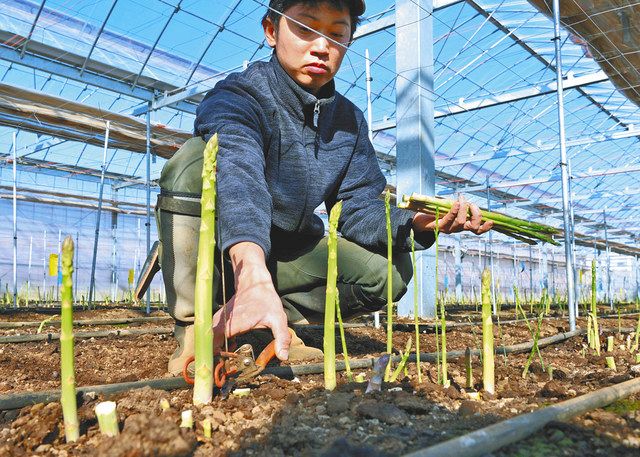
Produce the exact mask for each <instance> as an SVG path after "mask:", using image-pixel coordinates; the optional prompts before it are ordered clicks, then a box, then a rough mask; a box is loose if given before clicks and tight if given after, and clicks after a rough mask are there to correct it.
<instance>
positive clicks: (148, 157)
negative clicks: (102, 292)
mask: <svg viewBox="0 0 640 457" xmlns="http://www.w3.org/2000/svg"><path fill="white" fill-rule="evenodd" d="M146 122H147V151H146V154H145V161H146V164H147V170H146V172H147V173H146V183H145V189H146V194H147V220H146V222H145V224H144V225H145V227H146V228H147V250H146V252H147V253H149V251H150V250H151V102H149V106H148V107H147V115H146ZM146 312H147V314H150V313H151V285H149V288H148V289H147V309H146Z"/></svg>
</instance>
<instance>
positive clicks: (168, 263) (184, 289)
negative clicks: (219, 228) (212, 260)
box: [157, 211, 412, 323]
mask: <svg viewBox="0 0 640 457" xmlns="http://www.w3.org/2000/svg"><path fill="white" fill-rule="evenodd" d="M157 220H158V228H159V234H160V240H161V242H162V249H161V253H160V264H161V267H162V272H163V278H164V283H165V288H166V293H167V302H168V305H169V312H170V314H171V315H172V316H173V317H174V318H175V319H176V321H178V322H183V323H189V322H193V312H194V309H193V297H194V287H195V277H196V255H197V250H198V249H197V246H198V229H199V226H200V218H198V217H193V216H187V215H183V214H176V213H171V212H168V211H160V212H159V213H158V214H157ZM267 266H268V268H269V271H270V272H271V275H272V278H273V282H274V285H275V287H276V290H277V292H278V294H279V295H280V296H281V298H282V303H283V306H284V308H285V312H286V314H287V317H288V320H289V322H290V323H304V322H322V320H323V313H324V304H325V290H326V281H327V238H326V237H325V238H322V239H319V240H317V239H316V240H282V241H281V242H277V241H275V240H274V242H273V246H272V252H271V257H270V259H269V261H268V265H267ZM222 270H223V268H222V265H221V264H220V256H219V255H218V256H216V271H215V275H214V286H213V287H214V301H215V303H214V307H218V306H220V304H221V303H222V287H221V284H222V274H221V272H222ZM224 273H225V275H224V278H225V281H224V282H225V288H226V299H227V300H228V299H229V298H230V297H231V295H232V294H233V292H234V291H233V285H234V280H233V271H232V268H231V265H230V264H229V262H228V261H225V265H224ZM411 275H412V266H411V259H410V256H409V255H408V254H397V255H396V256H395V257H394V258H393V274H392V294H393V299H394V301H397V300H398V299H399V298H400V297H402V295H404V293H405V292H406V290H407V283H408V282H409V280H410V279H411ZM337 287H338V293H339V297H340V307H341V311H342V314H343V316H344V317H345V318H349V317H353V316H356V315H361V314H365V313H370V312H374V311H377V310H379V309H381V308H382V307H383V306H384V305H385V304H386V302H387V259H386V257H385V256H384V255H381V254H379V253H375V252H371V251H368V250H367V249H365V248H363V247H361V246H359V245H357V244H355V243H352V242H350V241H348V240H346V239H344V238H339V239H338V284H337Z"/></svg>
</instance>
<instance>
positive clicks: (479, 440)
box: [405, 378, 640, 457]
mask: <svg viewBox="0 0 640 457" xmlns="http://www.w3.org/2000/svg"><path fill="white" fill-rule="evenodd" d="M636 392H640V378H635V379H631V380H629V381H625V382H622V383H620V384H616V385H613V386H610V387H605V388H603V389H599V390H596V391H594V392H590V393H588V394H585V395H582V396H580V397H576V398H572V399H571V400H567V401H563V402H560V403H557V404H555V405H552V406H547V407H546V408H542V409H538V410H536V411H533V412H531V413H527V414H522V415H520V416H516V417H514V418H512V419H508V420H505V421H502V422H498V423H497V424H493V425H490V426H488V427H484V428H481V429H480V430H476V431H474V432H471V433H468V434H466V435H462V436H459V437H457V438H453V439H450V440H448V441H445V442H443V443H439V444H436V445H435V446H431V447H428V448H426V449H421V450H418V451H415V452H411V453H409V454H405V457H458V456H465V457H475V456H481V455H487V454H490V453H491V452H493V451H496V450H498V449H500V448H501V447H504V446H506V445H508V444H512V443H515V442H518V441H520V440H522V439H524V438H526V437H528V436H530V435H532V434H533V433H535V432H537V431H538V430H540V429H541V428H543V427H544V426H545V425H547V424H549V423H550V422H551V421H563V420H567V419H570V418H572V417H574V416H578V415H580V414H583V413H585V412H587V411H590V410H592V409H596V408H601V407H603V406H606V405H608V404H611V403H613V402H614V401H617V400H620V399H622V398H626V397H628V396H630V395H632V394H634V393H636Z"/></svg>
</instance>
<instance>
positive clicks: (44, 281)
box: [42, 230, 47, 302]
mask: <svg viewBox="0 0 640 457" xmlns="http://www.w3.org/2000/svg"><path fill="white" fill-rule="evenodd" d="M42 250H43V252H42V293H43V297H44V299H45V302H46V301H47V231H46V230H45V231H44V232H43V234H42Z"/></svg>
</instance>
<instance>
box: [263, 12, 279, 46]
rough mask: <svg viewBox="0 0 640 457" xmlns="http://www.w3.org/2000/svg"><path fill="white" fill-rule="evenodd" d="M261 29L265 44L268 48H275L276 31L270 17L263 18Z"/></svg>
mask: <svg viewBox="0 0 640 457" xmlns="http://www.w3.org/2000/svg"><path fill="white" fill-rule="evenodd" d="M262 29H263V30H264V37H265V38H266V40H267V44H268V45H269V46H270V47H272V48H275V47H276V38H277V35H278V31H277V30H276V26H275V24H274V23H273V21H272V20H271V18H270V17H265V18H264V19H263V20H262Z"/></svg>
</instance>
